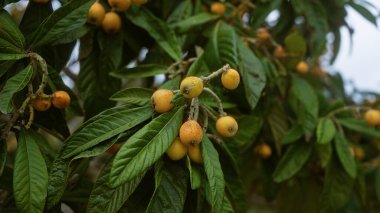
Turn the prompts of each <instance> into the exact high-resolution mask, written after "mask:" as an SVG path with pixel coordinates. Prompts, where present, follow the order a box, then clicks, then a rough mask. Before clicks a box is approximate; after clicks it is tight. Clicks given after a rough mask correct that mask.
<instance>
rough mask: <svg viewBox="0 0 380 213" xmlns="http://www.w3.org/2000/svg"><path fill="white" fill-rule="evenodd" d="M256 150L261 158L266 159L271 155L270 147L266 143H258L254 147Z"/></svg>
mask: <svg viewBox="0 0 380 213" xmlns="http://www.w3.org/2000/svg"><path fill="white" fill-rule="evenodd" d="M256 152H257V154H259V156H260V157H261V158H263V159H268V158H269V157H270V156H272V148H271V147H270V146H269V145H268V144H266V143H263V144H261V145H259V146H258V147H257V149H256Z"/></svg>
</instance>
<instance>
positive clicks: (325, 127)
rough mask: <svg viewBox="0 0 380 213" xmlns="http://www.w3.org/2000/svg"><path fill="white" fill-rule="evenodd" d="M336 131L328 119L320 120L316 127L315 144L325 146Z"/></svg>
mask: <svg viewBox="0 0 380 213" xmlns="http://www.w3.org/2000/svg"><path fill="white" fill-rule="evenodd" d="M335 133H336V129H335V125H334V122H333V121H332V120H331V119H330V118H321V119H320V120H319V122H318V126H317V143H319V144H327V143H329V142H330V141H332V139H333V138H334V137H335Z"/></svg>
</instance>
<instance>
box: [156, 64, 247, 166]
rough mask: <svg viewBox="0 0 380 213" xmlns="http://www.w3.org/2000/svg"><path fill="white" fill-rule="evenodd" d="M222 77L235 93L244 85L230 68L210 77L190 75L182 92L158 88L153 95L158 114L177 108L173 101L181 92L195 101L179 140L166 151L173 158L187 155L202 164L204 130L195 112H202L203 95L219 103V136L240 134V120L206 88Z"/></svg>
mask: <svg viewBox="0 0 380 213" xmlns="http://www.w3.org/2000/svg"><path fill="white" fill-rule="evenodd" d="M219 75H221V83H222V85H223V86H224V87H225V88H226V89H229V90H234V89H236V88H237V87H238V85H239V83H240V75H239V72H238V71H236V70H234V69H231V68H229V66H228V65H226V66H224V67H223V68H221V69H219V70H218V71H215V72H214V73H212V74H210V75H209V76H207V77H197V76H188V77H186V78H184V79H183V80H182V81H181V84H180V88H179V91H173V90H168V89H158V90H156V91H155V92H154V93H153V95H152V97H151V101H152V105H153V107H154V110H155V111H156V112H158V113H164V112H168V111H170V110H171V109H173V107H174V104H173V99H174V94H175V93H176V92H180V93H181V94H182V96H183V97H184V98H186V99H191V106H190V112H189V118H188V120H187V121H185V122H184V123H183V124H182V126H181V127H180V129H179V137H177V138H176V139H175V141H173V143H172V145H171V146H170V148H169V149H168V150H167V152H166V153H167V155H168V156H169V158H170V159H172V160H180V159H182V158H183V157H184V156H185V155H186V154H187V155H188V156H189V157H190V159H191V160H192V161H194V162H196V163H202V157H201V149H200V143H201V141H202V138H203V132H204V130H203V129H202V126H201V125H200V124H199V123H198V121H197V119H198V115H197V114H196V113H194V112H198V111H199V100H198V96H200V95H201V94H202V92H208V93H209V94H211V95H212V96H213V97H214V98H215V99H217V100H218V103H219V117H218V118H216V125H215V128H216V131H217V132H218V134H219V135H221V136H223V137H233V136H234V135H235V134H236V132H237V130H238V124H237V122H236V120H235V119H234V118H233V117H231V116H228V115H226V113H224V111H223V107H222V104H221V102H220V99H219V97H218V96H217V95H216V94H215V93H214V92H213V91H212V90H211V89H210V88H208V87H205V85H207V84H208V83H209V81H210V80H211V79H212V78H215V77H216V76H219ZM208 113H211V112H208ZM203 128H204V129H207V124H203Z"/></svg>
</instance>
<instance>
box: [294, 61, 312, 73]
mask: <svg viewBox="0 0 380 213" xmlns="http://www.w3.org/2000/svg"><path fill="white" fill-rule="evenodd" d="M296 71H297V72H298V73H307V71H309V65H307V63H306V62H305V61H300V62H298V64H297V66H296Z"/></svg>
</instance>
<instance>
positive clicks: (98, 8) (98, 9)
mask: <svg viewBox="0 0 380 213" xmlns="http://www.w3.org/2000/svg"><path fill="white" fill-rule="evenodd" d="M105 15H106V10H105V9H104V7H103V5H102V4H101V3H99V2H95V3H94V4H92V6H91V7H90V9H89V11H88V15H87V22H88V23H90V24H93V25H95V26H100V25H102V22H103V19H104V16H105Z"/></svg>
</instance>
